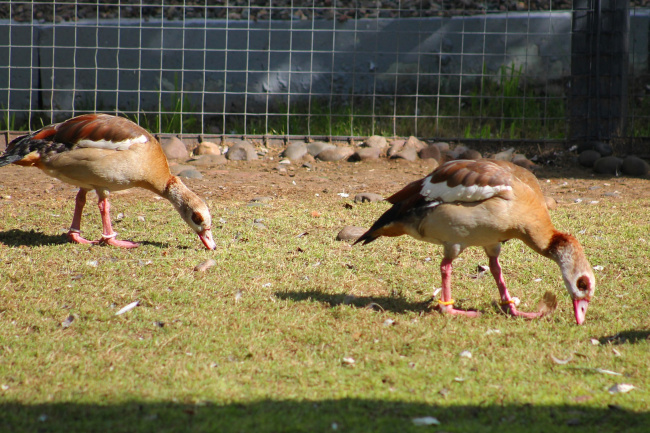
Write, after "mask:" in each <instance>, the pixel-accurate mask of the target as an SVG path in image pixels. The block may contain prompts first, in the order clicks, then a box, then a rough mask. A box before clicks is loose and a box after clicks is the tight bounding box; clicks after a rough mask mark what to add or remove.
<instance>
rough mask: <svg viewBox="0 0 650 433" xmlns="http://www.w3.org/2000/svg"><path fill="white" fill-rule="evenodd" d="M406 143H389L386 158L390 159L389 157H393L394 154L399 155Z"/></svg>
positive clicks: (399, 141) (403, 141) (394, 141)
mask: <svg viewBox="0 0 650 433" xmlns="http://www.w3.org/2000/svg"><path fill="white" fill-rule="evenodd" d="M405 143H406V140H393V141H391V142H390V143H389V144H388V146H389V148H388V157H389V158H390V157H391V156H393V155H395V154H396V153H399V151H401V150H402V148H404V144H405Z"/></svg>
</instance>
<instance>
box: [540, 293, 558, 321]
mask: <svg viewBox="0 0 650 433" xmlns="http://www.w3.org/2000/svg"><path fill="white" fill-rule="evenodd" d="M556 308H557V296H555V293H553V292H546V293H544V296H543V297H542V299H541V300H540V301H539V304H538V305H537V309H538V310H539V312H540V313H542V316H546V315H548V314H552V313H553V312H554V311H555V309H556Z"/></svg>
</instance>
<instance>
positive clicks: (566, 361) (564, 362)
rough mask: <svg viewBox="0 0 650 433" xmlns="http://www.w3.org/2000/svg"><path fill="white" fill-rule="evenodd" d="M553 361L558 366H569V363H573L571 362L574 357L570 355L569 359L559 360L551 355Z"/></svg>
mask: <svg viewBox="0 0 650 433" xmlns="http://www.w3.org/2000/svg"><path fill="white" fill-rule="evenodd" d="M551 359H552V360H553V362H555V363H556V364H560V365H564V364H568V363H569V362H571V360H572V359H573V355H570V356H569V357H568V358H567V359H558V358H556V357H555V356H553V355H551Z"/></svg>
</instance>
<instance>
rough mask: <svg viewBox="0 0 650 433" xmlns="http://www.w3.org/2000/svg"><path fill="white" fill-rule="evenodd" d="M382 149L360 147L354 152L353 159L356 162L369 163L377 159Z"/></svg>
mask: <svg viewBox="0 0 650 433" xmlns="http://www.w3.org/2000/svg"><path fill="white" fill-rule="evenodd" d="M381 152H382V149H381V148H379V147H362V148H360V149H357V151H356V152H355V154H354V155H353V156H354V159H355V160H358V161H370V160H374V159H379V157H380V156H381Z"/></svg>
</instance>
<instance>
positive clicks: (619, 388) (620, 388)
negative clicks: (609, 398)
mask: <svg viewBox="0 0 650 433" xmlns="http://www.w3.org/2000/svg"><path fill="white" fill-rule="evenodd" d="M634 388H636V387H635V386H634V385H630V384H629V383H618V384H616V385H614V386H612V387H611V388H609V389H608V391H609V393H610V394H616V393H619V392H620V393H626V392H630V391H632V390H633V389H634Z"/></svg>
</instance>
